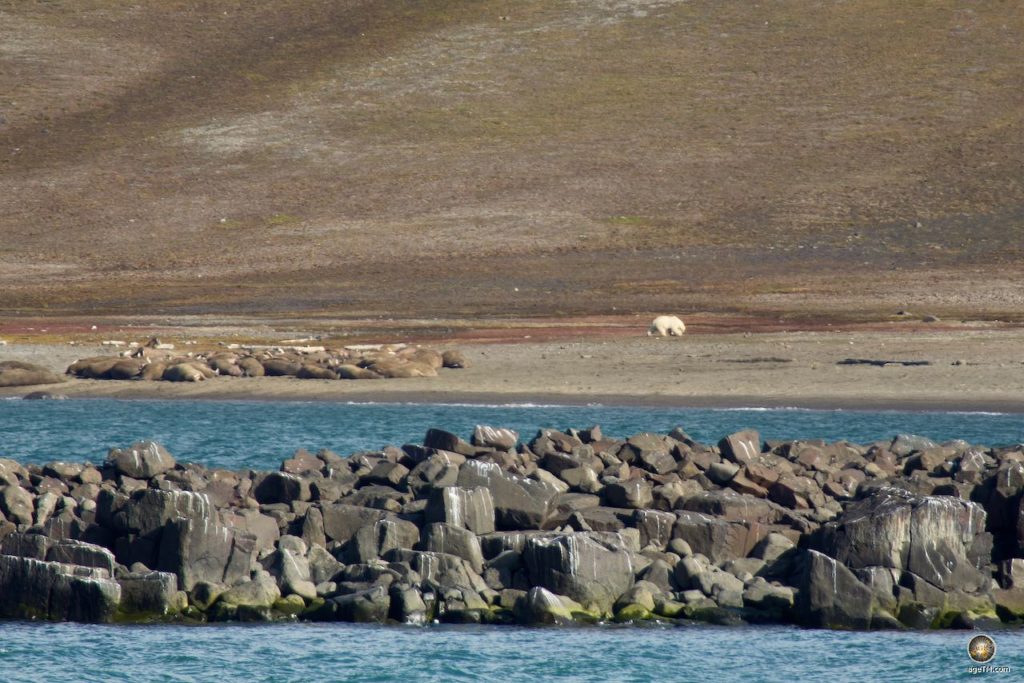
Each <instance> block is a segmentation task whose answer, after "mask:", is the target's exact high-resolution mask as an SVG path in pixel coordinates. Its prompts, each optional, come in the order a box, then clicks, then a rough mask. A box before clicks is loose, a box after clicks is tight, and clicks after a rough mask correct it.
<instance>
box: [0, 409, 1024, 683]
mask: <svg viewBox="0 0 1024 683" xmlns="http://www.w3.org/2000/svg"><path fill="white" fill-rule="evenodd" d="M478 423H481V424H491V425H494V426H507V427H512V428H515V429H518V430H520V431H521V434H522V436H523V437H524V438H529V437H530V436H532V434H533V433H534V432H535V430H536V429H537V428H538V427H557V428H565V427H586V426H590V425H592V424H600V425H601V426H602V427H603V429H604V431H605V433H606V434H610V435H614V436H623V437H624V436H628V435H630V434H633V433H636V432H638V431H648V430H649V431H658V432H667V431H668V430H670V429H671V428H672V427H675V426H682V427H683V428H684V429H686V430H687V431H688V432H689V433H690V434H691V435H692V436H694V437H695V438H698V439H701V440H704V441H709V442H713V441H716V440H717V439H718V438H720V437H721V436H723V435H725V434H728V433H730V432H733V431H736V430H738V429H742V428H745V427H754V428H757V429H759V430H760V431H761V433H762V435H763V436H764V437H765V438H824V439H827V440H837V439H849V440H852V441H856V442H860V443H868V442H871V441H874V440H876V439H887V438H891V437H892V436H893V435H895V434H897V433H916V434H921V435H925V436H929V437H931V438H932V439H935V440H937V441H943V440H949V439H953V438H962V439H965V440H967V441H970V442H972V443H979V444H987V445H996V444H1011V443H1019V442H1022V441H1024V416H1022V415H1016V414H998V413H995V414H994V413H937V412H860V411H810V410H697V409H667V408H657V409H645V408H635V407H631V408H622V407H610V406H582V407H579V406H577V407H566V406H468V405H436V404H435V405H412V404H337V403H265V402H184V401H115V400H99V399H97V400H72V401H0V457H13V458H16V459H18V460H20V461H22V462H47V461H51V460H57V459H60V460H71V461H80V460H91V461H93V462H98V461H100V460H102V459H103V457H104V456H105V454H106V451H107V449H108V448H109V447H110V446H117V445H126V444H129V443H131V442H132V441H134V440H137V439H141V438H152V439H156V440H158V441H161V442H163V443H164V444H166V445H167V446H168V448H169V449H170V450H171V451H172V452H173V453H174V454H175V455H176V456H177V457H178V459H179V460H183V461H197V462H201V463H203V464H206V465H209V466H220V467H230V468H241V467H251V468H264V469H265V468H276V467H277V466H278V464H279V463H280V461H281V460H282V459H283V458H286V457H288V456H290V455H291V453H292V452H294V451H295V449H296V448H299V447H304V448H308V449H314V450H315V449H318V448H325V447H326V448H331V449H333V450H335V451H336V452H338V453H342V454H347V453H350V452H353V451H358V450H363V449H375V448H380V447H382V446H384V445H386V444H396V445H398V444H402V443H406V442H415V441H420V440H422V438H423V435H424V433H425V432H426V430H427V428H429V427H441V428H445V429H448V430H451V431H454V432H457V433H459V434H462V435H463V436H468V435H469V433H470V432H471V430H472V428H473V426H474V425H475V424H478ZM972 635H974V634H973V633H969V632H945V633H895V632H878V633H844V632H829V631H811V630H801V629H796V628H790V627H777V626H772V627H739V628H736V627H732V628H723V627H715V626H708V625H683V626H664V627H659V626H652V627H625V628H624V627H618V626H603V627H588V628H574V629H529V628H517V627H479V626H431V627H426V628H417V627H400V626H362V625H351V624H274V625H210V626H175V625H159V626H92V625H79V624H38V623H24V622H7V623H0V682H6V681H40V682H43V681H46V682H47V683H48V682H50V681H211V680H216V681H220V682H226V681H268V682H270V681H273V682H277V681H310V680H315V681H401V682H409V681H481V680H482V681H500V682H501V683H515V682H519V681H524V682H525V681H658V682H662V681H741V680H742V681H782V682H785V683H793V682H794V681H805V680H807V681H814V680H828V681H858V682H867V681H930V682H931V681H946V680H961V679H967V678H977V677H978V676H980V677H981V678H982V679H983V680H993V681H998V680H1022V679H1024V632H1022V631H999V632H996V633H994V634H992V635H993V636H994V637H995V639H996V643H997V646H998V652H997V655H996V658H995V660H993V661H992V662H991V664H992V665H993V666H997V667H1009V668H1010V671H1009V672H1008V673H1003V672H999V671H996V672H991V673H986V674H972V673H971V671H970V667H971V666H972V665H973V663H972V662H971V661H970V659H969V658H968V657H967V652H966V647H967V642H968V640H969V639H970V637H971V636H972ZM975 666H976V665H975Z"/></svg>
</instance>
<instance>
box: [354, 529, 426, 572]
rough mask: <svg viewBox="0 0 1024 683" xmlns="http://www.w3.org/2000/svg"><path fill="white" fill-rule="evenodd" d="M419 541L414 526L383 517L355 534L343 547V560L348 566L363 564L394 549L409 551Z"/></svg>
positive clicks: (418, 531)
mask: <svg viewBox="0 0 1024 683" xmlns="http://www.w3.org/2000/svg"><path fill="white" fill-rule="evenodd" d="M419 541H420V530H419V527H417V526H416V525H415V524H413V523H412V522H407V521H405V520H402V519H398V518H392V517H385V518H383V519H379V520H377V521H376V522H374V523H373V524H368V525H366V526H364V527H362V528H361V529H359V531H357V532H356V535H355V536H353V537H352V540H351V541H349V543H348V545H347V546H346V547H345V558H346V559H347V561H348V562H349V563H350V564H365V563H367V562H369V561H370V560H373V559H376V558H378V557H381V556H383V555H384V554H385V553H387V552H388V551H389V550H392V549H394V548H409V549H411V548H412V547H413V546H415V545H416V544H417V543H419Z"/></svg>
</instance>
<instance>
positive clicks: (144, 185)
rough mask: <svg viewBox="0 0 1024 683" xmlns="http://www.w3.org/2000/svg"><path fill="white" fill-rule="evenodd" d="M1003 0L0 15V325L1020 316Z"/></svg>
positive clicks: (59, 4)
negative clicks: (67, 319)
mask: <svg viewBox="0 0 1024 683" xmlns="http://www.w3.org/2000/svg"><path fill="white" fill-rule="evenodd" d="M1021 44H1024V9H1022V8H1021V6H1020V4H1019V3H1017V2H1012V1H1010V0H994V1H992V2H986V3H971V4H968V5H965V4H964V3H960V2H952V1H950V0H928V1H924V0H899V1H897V0H847V1H838V0H819V1H813V2H808V1H806V0H778V1H773V2H761V3H756V4H755V3H751V2H747V1H746V0H558V1H556V2H552V1H550V0H516V2H509V0H501V1H497V0H461V1H460V0H431V1H429V2H428V1H426V0H420V1H414V0H405V1H401V2H399V1H396V2H374V1H373V0H365V1H358V0H341V1H338V0H333V1H331V0H278V1H276V2H272V3H251V2H243V1H241V0H218V1H217V2H212V1H209V0H139V1H138V2H134V3H122V2H114V1H113V0H75V1H74V2H71V1H70V0H0V117H2V118H0V313H25V312H31V313H43V314H46V313H52V314H62V313H67V312H74V311H96V312H108V313H131V312H138V311H151V312H152V311H159V312H167V313H175V312H213V313H223V314H236V313H265V314H280V313H288V312H289V311H303V312H305V313H317V312H320V313H330V314H335V315H342V316H358V315H367V314H373V313H383V314H387V315H412V314H416V315H446V316H460V315H464V316H476V315H492V314H499V313H501V314H504V313H512V314H522V315H530V314H534V315H535V314H544V315H563V314H566V315H567V314H577V313H601V312H610V311H612V310H617V311H620V312H621V311H628V310H637V311H644V310H658V309H672V310H689V309H693V308H703V309H713V310H725V311H728V310H739V311H743V310H747V311H761V312H765V311H777V312H781V313H784V314H791V315H820V314H822V313H825V312H830V313H832V314H840V315H850V316H874V315H879V314H882V313H890V312H892V311H893V310H894V309H896V308H904V307H908V306H909V307H915V306H916V307H918V308H927V309H928V310H929V311H934V312H939V313H950V314H960V315H971V316H975V317H983V316H1003V317H1007V316H1019V315H1022V311H1024V306H1022V304H1024V300H1022V295H1021V293H1020V292H1019V290H1018V288H1017V287H1016V286H1015V283H1016V282H1017V281H1018V278H1019V276H1020V274H1021V270H1022V262H1024V260H1022V259H1024V240H1022V239H1021V238H1022V236H1024V184H1022V178H1024V175H1022V171H1024V123H1022V117H1024V50H1021V48H1020V46H1021Z"/></svg>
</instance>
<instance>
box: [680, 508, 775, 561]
mask: <svg viewBox="0 0 1024 683" xmlns="http://www.w3.org/2000/svg"><path fill="white" fill-rule="evenodd" d="M768 533H769V527H767V526H765V525H763V524H759V523H757V522H738V521H737V522H732V521H728V520H725V519H721V518H719V517H713V516H711V515H705V514H702V513H699V512H680V513H679V514H678V516H677V519H676V523H675V526H674V527H673V529H672V538H674V539H679V540H682V541H685V542H686V543H687V545H689V547H690V548H691V549H692V550H693V552H695V553H700V554H702V555H704V556H706V557H707V558H708V559H709V560H711V562H712V563H714V564H722V563H723V562H726V561H727V560H735V559H738V558H741V557H746V556H747V555H749V554H750V551H751V550H753V549H754V547H755V546H756V545H757V544H758V543H759V542H760V541H761V539H763V538H764V537H765V536H767V535H768Z"/></svg>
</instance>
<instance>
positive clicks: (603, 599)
mask: <svg viewBox="0 0 1024 683" xmlns="http://www.w3.org/2000/svg"><path fill="white" fill-rule="evenodd" d="M613 538H614V535H612V534H599V533H575V534H560V535H558V536H554V537H551V538H536V537H535V538H530V539H529V540H527V541H526V544H525V547H524V549H523V560H524V562H525V564H526V567H527V571H528V573H529V576H530V583H531V584H532V585H534V586H541V587H543V588H546V589H548V590H549V591H551V592H552V593H555V594H557V595H565V596H568V597H569V598H571V599H573V600H575V601H576V602H578V603H580V604H582V605H583V606H584V607H585V608H586V609H587V610H590V611H596V612H598V613H600V614H603V615H610V614H611V613H612V608H613V606H614V604H615V601H616V600H618V598H619V596H621V595H622V594H623V593H625V592H626V591H627V590H628V589H629V587H630V586H632V585H633V582H634V569H635V565H634V561H633V554H632V553H631V552H630V551H629V550H627V549H626V548H625V547H624V546H623V545H622V544H620V543H616V542H615V541H614V540H612V539H613Z"/></svg>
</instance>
